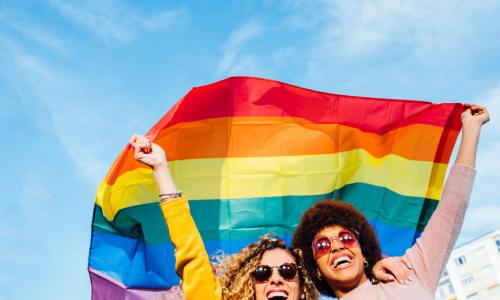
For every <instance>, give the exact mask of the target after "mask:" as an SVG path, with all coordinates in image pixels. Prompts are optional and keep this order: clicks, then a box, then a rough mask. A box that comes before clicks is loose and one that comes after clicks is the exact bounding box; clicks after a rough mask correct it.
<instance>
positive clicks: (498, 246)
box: [495, 240, 500, 252]
mask: <svg viewBox="0 0 500 300" xmlns="http://www.w3.org/2000/svg"><path fill="white" fill-rule="evenodd" d="M495 243H496V244H497V250H498V252H500V240H496V241H495Z"/></svg>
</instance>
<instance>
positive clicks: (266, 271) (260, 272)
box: [252, 265, 273, 282]
mask: <svg viewBox="0 0 500 300" xmlns="http://www.w3.org/2000/svg"><path fill="white" fill-rule="evenodd" d="M272 273H273V269H271V267H270V266H262V265H261V266H257V267H256V268H255V271H253V273H252V275H253V278H254V279H255V280H257V281H260V282H265V281H267V280H268V279H269V277H271V275H272Z"/></svg>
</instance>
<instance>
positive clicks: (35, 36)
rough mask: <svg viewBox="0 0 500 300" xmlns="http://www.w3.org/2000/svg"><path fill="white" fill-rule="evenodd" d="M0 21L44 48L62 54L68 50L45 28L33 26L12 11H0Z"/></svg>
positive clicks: (25, 18) (62, 42) (63, 43)
mask: <svg viewBox="0 0 500 300" xmlns="http://www.w3.org/2000/svg"><path fill="white" fill-rule="evenodd" d="M0 21H1V22H3V23H4V24H6V25H8V26H9V27H11V28H12V29H14V30H15V31H17V32H19V33H20V34H22V35H23V36H24V37H26V38H28V39H30V40H32V41H34V42H36V43H38V44H40V45H42V46H44V47H48V48H51V49H53V50H56V51H58V52H61V53H64V52H66V51H67V49H68V45H67V44H66V42H65V41H64V40H62V39H61V38H59V37H58V36H57V35H55V34H54V33H52V32H51V31H50V30H48V29H47V28H44V27H43V26H40V24H34V23H32V22H31V21H29V19H28V18H27V17H26V16H24V15H21V14H18V13H16V12H14V11H7V10H4V11H0Z"/></svg>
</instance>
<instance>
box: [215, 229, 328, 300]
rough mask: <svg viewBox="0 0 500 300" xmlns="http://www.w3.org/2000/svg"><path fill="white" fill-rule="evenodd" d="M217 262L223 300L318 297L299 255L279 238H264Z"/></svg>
mask: <svg viewBox="0 0 500 300" xmlns="http://www.w3.org/2000/svg"><path fill="white" fill-rule="evenodd" d="M216 259H217V263H216V264H215V269H216V272H217V274H218V275H219V279H220V283H221V285H222V298H223V299H235V300H236V299H238V300H239V299H257V300H260V299H274V298H276V299H317V298H318V293H317V291H316V288H315V287H314V284H313V282H312V280H311V278H310V277H309V274H308V273H307V271H306V269H305V266H304V260H303V258H302V252H301V251H300V250H298V249H295V250H294V249H291V248H287V246H286V244H285V241H284V240H282V239H280V238H276V237H272V236H269V235H266V236H263V237H261V238H260V240H259V241H258V242H255V243H252V244H250V245H249V246H248V247H245V248H243V249H241V251H240V253H237V254H233V255H227V256H219V257H216ZM274 267H276V269H277V271H278V272H275V271H274ZM263 296H264V297H263Z"/></svg>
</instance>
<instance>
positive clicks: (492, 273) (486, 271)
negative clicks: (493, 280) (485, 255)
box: [477, 265, 495, 278]
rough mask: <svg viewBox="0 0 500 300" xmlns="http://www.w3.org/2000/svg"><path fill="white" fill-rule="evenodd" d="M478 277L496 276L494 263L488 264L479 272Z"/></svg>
mask: <svg viewBox="0 0 500 300" xmlns="http://www.w3.org/2000/svg"><path fill="white" fill-rule="evenodd" d="M477 275H478V277H481V278H486V277H490V276H495V270H494V269H493V266H492V265H489V266H486V267H484V268H482V269H481V270H479V271H478V272H477Z"/></svg>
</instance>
